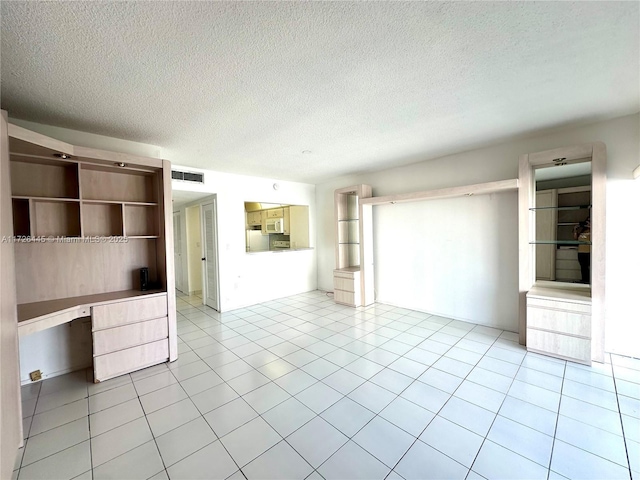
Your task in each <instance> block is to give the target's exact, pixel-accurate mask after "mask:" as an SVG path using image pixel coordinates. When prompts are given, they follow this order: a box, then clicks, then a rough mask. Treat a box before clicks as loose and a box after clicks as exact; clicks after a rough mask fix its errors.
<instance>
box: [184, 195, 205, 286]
mask: <svg viewBox="0 0 640 480" xmlns="http://www.w3.org/2000/svg"><path fill="white" fill-rule="evenodd" d="M186 213H187V215H186V220H187V221H186V230H187V257H188V258H187V263H188V269H189V272H188V275H187V277H188V281H189V287H188V291H189V293H195V292H201V291H202V243H201V242H202V239H201V229H200V207H199V206H195V207H190V208H187V209H186Z"/></svg>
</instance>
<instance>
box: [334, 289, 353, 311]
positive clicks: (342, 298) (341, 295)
mask: <svg viewBox="0 0 640 480" xmlns="http://www.w3.org/2000/svg"><path fill="white" fill-rule="evenodd" d="M333 299H334V300H335V301H336V303H342V304H344V305H349V306H351V307H353V306H354V305H355V293H354V292H345V291H344V290H334V292H333Z"/></svg>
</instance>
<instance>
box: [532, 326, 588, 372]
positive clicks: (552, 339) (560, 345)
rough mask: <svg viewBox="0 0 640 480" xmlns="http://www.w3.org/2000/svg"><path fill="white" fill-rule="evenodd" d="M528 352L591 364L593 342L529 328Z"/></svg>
mask: <svg viewBox="0 0 640 480" xmlns="http://www.w3.org/2000/svg"><path fill="white" fill-rule="evenodd" d="M527 350H533V351H535V352H539V353H542V354H544V355H550V356H552V357H553V356H556V357H561V358H565V359H570V360H576V361H578V362H581V363H586V364H591V340H588V339H586V338H578V337H570V336H568V335H562V334H560V333H551V332H543V331H541V330H535V329H532V328H527Z"/></svg>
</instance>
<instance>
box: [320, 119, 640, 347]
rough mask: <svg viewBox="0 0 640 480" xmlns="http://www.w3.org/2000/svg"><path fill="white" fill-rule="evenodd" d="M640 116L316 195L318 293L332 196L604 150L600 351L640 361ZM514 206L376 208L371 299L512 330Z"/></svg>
mask: <svg viewBox="0 0 640 480" xmlns="http://www.w3.org/2000/svg"><path fill="white" fill-rule="evenodd" d="M639 130H640V120H639V115H638V114H635V115H630V116H626V117H622V118H617V119H613V120H609V121H604V122H600V123H596V124H591V125H586V126H582V127H579V128H573V129H564V130H556V131H552V132H546V133H544V134H540V135H537V136H532V137H529V138H520V139H514V140H513V141H511V142H508V143H504V144H501V145H497V146H493V147H487V148H482V149H478V150H473V151H468V152H463V153H459V154H455V155H450V156H447V157H442V158H438V159H434V160H429V161H425V162H421V163H418V164H413V165H409V166H405V167H399V168H393V169H389V170H385V171H380V172H373V173H363V174H360V175H351V176H345V177H340V178H336V179H333V180H332V181H330V182H327V183H324V184H321V185H317V186H316V205H317V209H318V212H319V215H318V223H317V231H318V237H317V242H318V243H317V245H318V287H319V288H320V289H324V290H333V285H332V270H333V266H334V264H335V259H334V256H335V253H334V224H333V191H334V190H335V189H336V188H340V187H345V186H348V185H355V184H358V183H366V184H370V185H372V187H373V192H374V195H375V196H380V195H387V194H394V193H405V192H414V191H421V190H430V189H435V188H443V187H449V186H460V185H468V184H474V183H482V182H489V181H494V180H505V179H510V178H517V176H518V156H519V155H520V154H522V153H529V152H538V151H542V150H547V149H551V148H556V147H563V146H568V145H575V144H580V143H587V142H594V141H602V142H604V143H605V144H606V146H607V156H608V163H607V177H608V178H607V280H606V288H607V319H606V349H607V351H612V352H618V353H622V354H627V355H635V356H638V357H640V342H637V339H638V338H640V322H638V321H637V320H636V319H635V317H637V300H636V297H637V295H638V292H640V255H638V254H637V250H638V249H637V246H635V245H634V244H637V243H638V239H640V221H639V220H638V219H639V218H640V213H639V212H640V180H638V181H634V180H633V177H632V171H633V169H634V168H635V167H636V166H637V165H638V164H639V163H640V131H639ZM516 209H517V198H516V195H515V194H513V193H502V194H497V195H490V196H484V197H480V196H478V197H469V198H466V197H465V198H456V199H448V200H438V201H426V202H425V201H423V202H415V203H407V204H396V205H387V206H378V207H374V261H375V277H376V281H375V285H376V299H377V300H378V301H381V302H387V303H390V304H394V305H400V306H405V307H408V308H415V309H418V310H423V311H427V312H431V313H436V314H440V315H446V316H449V317H452V318H458V319H461V320H467V321H471V322H476V323H481V324H485V325H492V326H498V327H501V328H506V329H509V330H512V331H517V316H518V312H517V298H516V297H517V272H518V252H517V238H518V232H517V210H516Z"/></svg>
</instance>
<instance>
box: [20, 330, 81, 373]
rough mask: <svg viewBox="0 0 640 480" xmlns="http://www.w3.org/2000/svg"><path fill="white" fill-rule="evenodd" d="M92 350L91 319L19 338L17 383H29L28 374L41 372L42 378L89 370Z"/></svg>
mask: <svg viewBox="0 0 640 480" xmlns="http://www.w3.org/2000/svg"><path fill="white" fill-rule="evenodd" d="M92 364H93V350H92V339H91V320H89V319H88V318H86V319H77V320H74V321H73V322H71V323H65V324H63V325H58V326H57V327H53V328H48V329H46V330H42V331H40V332H37V333H33V334H31V335H27V336H26V337H21V338H20V381H21V383H23V384H24V383H30V382H31V380H30V378H29V373H30V372H33V371H34V370H41V371H42V378H49V377H55V376H58V375H63V374H65V373H68V372H73V371H75V370H80V369H82V368H88V367H91V365H92Z"/></svg>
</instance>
